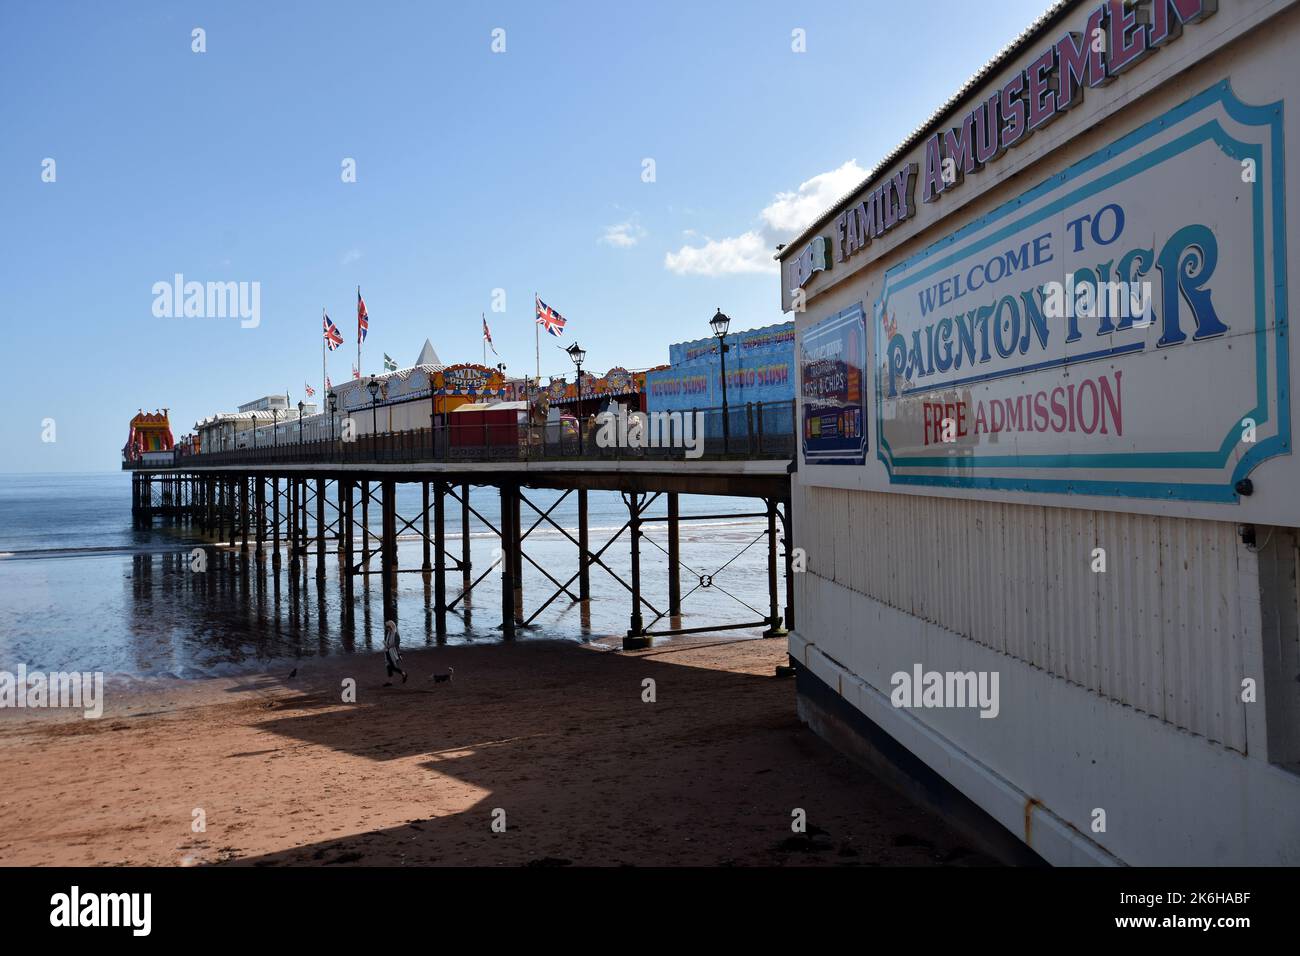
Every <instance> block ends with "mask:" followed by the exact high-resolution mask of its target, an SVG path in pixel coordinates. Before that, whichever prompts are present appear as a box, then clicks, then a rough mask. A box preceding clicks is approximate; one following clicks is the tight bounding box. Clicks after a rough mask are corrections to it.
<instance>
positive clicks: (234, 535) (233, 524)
mask: <svg viewBox="0 0 1300 956" xmlns="http://www.w3.org/2000/svg"><path fill="white" fill-rule="evenodd" d="M226 491H227V492H228V494H227V500H226V510H227V511H228V512H229V514H230V546H231V547H232V548H233V547H234V546H235V545H236V544H238V543H239V493H238V492H237V491H236V490H235V479H233V478H231V479H230V480H229V481H228V482H226Z"/></svg>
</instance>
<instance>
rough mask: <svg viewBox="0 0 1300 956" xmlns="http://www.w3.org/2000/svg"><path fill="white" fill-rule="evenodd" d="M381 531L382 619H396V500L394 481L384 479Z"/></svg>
mask: <svg viewBox="0 0 1300 956" xmlns="http://www.w3.org/2000/svg"><path fill="white" fill-rule="evenodd" d="M380 490H381V492H382V495H383V497H382V500H381V502H380V513H381V516H382V517H381V522H380V526H381V531H380V535H381V537H380V541H379V562H380V572H381V573H380V581H381V586H382V588H383V592H384V621H385V622H387V621H394V622H395V621H396V620H397V574H396V572H397V502H396V500H395V493H396V483H395V482H394V481H393V480H392V479H391V478H389V479H386V480H385V481H384V482H383V483H382V484H381V485H380Z"/></svg>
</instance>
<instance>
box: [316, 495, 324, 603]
mask: <svg viewBox="0 0 1300 956" xmlns="http://www.w3.org/2000/svg"><path fill="white" fill-rule="evenodd" d="M324 577H325V479H324V478H317V479H316V579H317V580H323V579H324Z"/></svg>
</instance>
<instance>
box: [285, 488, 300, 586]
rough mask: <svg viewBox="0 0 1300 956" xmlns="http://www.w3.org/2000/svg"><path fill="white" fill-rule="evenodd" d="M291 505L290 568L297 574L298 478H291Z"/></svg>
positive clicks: (288, 534)
mask: <svg viewBox="0 0 1300 956" xmlns="http://www.w3.org/2000/svg"><path fill="white" fill-rule="evenodd" d="M287 481H288V492H289V507H288V511H289V513H288V515H287V518H288V526H287V527H286V529H285V531H286V533H287V536H288V538H289V570H290V571H292V572H294V573H295V574H296V573H297V571H298V479H297V478H289V479H287Z"/></svg>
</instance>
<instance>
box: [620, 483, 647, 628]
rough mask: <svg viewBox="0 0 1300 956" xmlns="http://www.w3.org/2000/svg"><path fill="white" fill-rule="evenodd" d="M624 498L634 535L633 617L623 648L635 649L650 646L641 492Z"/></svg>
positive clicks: (632, 535)
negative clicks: (643, 607) (645, 614)
mask: <svg viewBox="0 0 1300 956" xmlns="http://www.w3.org/2000/svg"><path fill="white" fill-rule="evenodd" d="M623 500H624V501H626V502H627V510H628V517H629V519H630V527H629V528H628V530H629V531H630V532H631V537H632V618H631V621H630V622H629V624H628V629H627V635H626V636H625V637H624V638H623V650H625V651H635V650H640V649H641V648H644V647H649V646H650V638H649V637H647V636H646V633H645V624H644V623H643V622H642V620H641V494H640V492H635V491H634V492H632V493H631V494H628V493H626V492H625V493H624V494H623Z"/></svg>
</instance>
